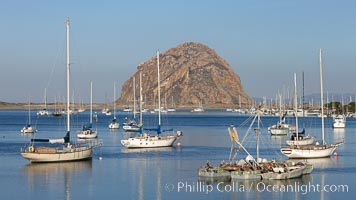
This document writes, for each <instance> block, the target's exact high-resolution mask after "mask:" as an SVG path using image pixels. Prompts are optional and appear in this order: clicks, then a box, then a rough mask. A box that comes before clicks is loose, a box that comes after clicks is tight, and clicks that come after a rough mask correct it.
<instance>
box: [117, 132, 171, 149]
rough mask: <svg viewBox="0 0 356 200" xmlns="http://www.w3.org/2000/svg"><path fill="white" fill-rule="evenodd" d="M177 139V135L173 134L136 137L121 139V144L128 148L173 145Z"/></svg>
mask: <svg viewBox="0 0 356 200" xmlns="http://www.w3.org/2000/svg"><path fill="white" fill-rule="evenodd" d="M176 139H177V136H173V135H168V136H147V137H135V138H129V139H127V140H121V144H122V145H124V146H125V147H127V148H156V147H171V146H173V143H174V142H175V141H176Z"/></svg>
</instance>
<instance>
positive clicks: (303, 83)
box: [302, 71, 305, 117]
mask: <svg viewBox="0 0 356 200" xmlns="http://www.w3.org/2000/svg"><path fill="white" fill-rule="evenodd" d="M302 109H303V117H305V115H304V114H305V113H304V71H303V100H302Z"/></svg>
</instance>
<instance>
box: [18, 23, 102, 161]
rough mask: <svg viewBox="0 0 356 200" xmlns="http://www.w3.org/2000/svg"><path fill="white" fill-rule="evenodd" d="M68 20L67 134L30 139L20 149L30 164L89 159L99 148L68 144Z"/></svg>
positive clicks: (95, 142)
mask: <svg viewBox="0 0 356 200" xmlns="http://www.w3.org/2000/svg"><path fill="white" fill-rule="evenodd" d="M69 25H70V21H69V18H67V19H66V30H67V31H66V32H67V40H66V46H67V48H66V49H67V59H66V65H67V66H66V68H67V127H66V128H67V133H66V135H65V136H64V137H63V138H61V139H31V143H30V145H28V146H26V147H22V148H21V156H22V157H24V158H25V159H28V160H30V161H31V162H66V161H77V160H85V159H91V158H92V155H93V150H94V148H95V147H97V146H101V145H102V143H101V141H93V142H92V143H82V144H74V143H71V142H70V113H69V103H70V102H69V86H70V85H69V83H70V79H69V72H70V70H69V68H70V63H69ZM35 142H49V143H51V144H52V143H60V144H62V145H61V146H60V147H52V146H48V145H47V146H37V145H36V146H35Z"/></svg>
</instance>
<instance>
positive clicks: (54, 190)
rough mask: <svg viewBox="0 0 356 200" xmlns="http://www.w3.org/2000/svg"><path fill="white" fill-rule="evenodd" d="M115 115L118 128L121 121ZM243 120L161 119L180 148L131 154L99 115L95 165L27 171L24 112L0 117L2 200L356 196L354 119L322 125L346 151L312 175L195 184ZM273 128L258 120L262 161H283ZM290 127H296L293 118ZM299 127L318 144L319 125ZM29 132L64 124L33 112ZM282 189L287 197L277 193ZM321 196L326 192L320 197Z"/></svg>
mask: <svg viewBox="0 0 356 200" xmlns="http://www.w3.org/2000/svg"><path fill="white" fill-rule="evenodd" d="M118 115H119V120H120V122H122V121H123V118H124V117H125V116H126V114H124V113H121V112H120V113H119V114H118ZM88 118H89V117H88V112H85V113H81V114H79V115H77V116H74V117H73V120H72V133H75V132H76V130H79V129H80V126H81V124H83V123H86V122H88V120H89V119H88ZM247 118H248V116H241V115H238V114H235V113H225V112H206V113H190V112H177V113H174V114H166V115H163V120H162V121H163V124H168V125H169V126H170V127H173V128H175V129H179V130H182V131H183V133H184V137H183V138H181V139H180V141H179V142H180V143H181V144H182V146H181V147H173V148H162V149H133V150H131V149H125V148H123V147H122V146H121V144H120V139H121V138H122V137H123V131H122V129H120V130H118V131H110V130H109V129H108V128H107V126H108V123H109V122H110V120H111V117H110V116H104V115H100V114H99V121H98V123H97V124H95V126H94V127H96V128H97V129H98V131H99V138H100V139H102V140H103V142H104V145H103V147H102V148H101V149H96V151H95V154H94V158H93V160H90V161H82V162H71V163H55V164H30V163H29V161H27V160H25V159H23V158H22V157H21V155H20V152H19V151H20V147H21V146H23V145H26V144H27V143H28V142H29V140H30V138H31V137H32V136H23V135H21V134H20V129H21V128H22V127H23V126H24V125H25V124H26V120H27V111H0V159H1V164H0V188H1V189H0V190H1V199H38V200H41V199H118V198H120V199H272V198H273V199H336V198H344V197H346V198H351V199H353V197H354V196H355V195H356V189H355V187H356V161H355V156H354V152H356V151H355V150H356V146H355V141H356V120H355V119H348V122H347V128H346V129H345V130H333V129H331V119H326V124H325V125H326V141H328V142H329V143H331V142H334V141H339V140H341V139H343V138H345V144H344V145H342V146H340V147H339V148H338V149H337V152H338V153H339V156H338V157H330V158H325V159H315V160H310V162H311V163H313V164H314V171H313V173H312V174H311V175H308V176H304V177H303V178H299V179H294V180H288V181H269V182H265V181H257V182H256V181H255V182H251V181H244V182H235V183H230V182H225V183H217V182H215V183H211V185H209V184H210V183H209V182H200V181H198V176H197V169H198V167H199V166H201V165H205V162H206V160H209V161H210V162H211V163H212V164H215V165H216V164H218V163H219V162H220V161H221V160H227V159H228V156H229V152H230V145H231V142H230V138H229V137H228V133H227V127H228V126H229V125H230V124H235V125H236V126H239V125H240V124H241V123H242V122H243V121H244V120H245V119H247ZM277 120H278V118H276V117H262V132H261V137H260V144H261V145H260V155H261V157H266V158H269V159H271V158H276V159H286V157H283V156H282V155H281V154H280V153H279V147H280V145H281V144H284V143H285V140H286V137H271V136H270V135H269V134H268V133H267V127H268V126H269V125H271V124H273V123H275V122H276V121H277ZM288 120H290V123H293V121H294V119H293V118H288ZM299 120H300V126H304V127H305V128H306V131H307V133H310V134H313V135H315V136H316V137H317V138H318V139H320V138H321V130H320V123H321V121H320V119H318V118H304V119H299ZM144 121H145V124H153V123H154V122H155V121H156V115H154V114H145V115H144ZM32 124H34V125H36V126H37V129H38V132H37V133H36V134H35V137H37V138H60V137H63V136H64V132H65V119H64V117H63V118H56V117H37V116H36V115H35V111H33V112H32ZM246 130H247V127H244V128H241V129H239V136H240V138H242V137H243V136H244V135H245V131H246ZM73 136H75V135H74V134H72V139H74V140H76V138H75V137H73ZM248 138H250V140H248V141H250V142H247V143H246V146H247V147H248V149H249V151H250V153H251V154H255V147H254V145H255V143H254V142H253V141H254V140H255V137H254V135H253V134H250V135H249V136H248ZM99 157H102V158H103V159H102V160H99ZM340 185H343V186H344V191H341V190H342V188H341V186H340ZM292 186H293V188H292ZM346 186H347V187H348V191H346V188H345V187H346ZM272 187H274V190H273V188H272ZM286 187H289V190H288V191H286V190H283V188H286ZM307 187H308V188H307ZM317 187H319V189H318V188H317ZM306 188H307V189H309V190H306ZM323 188H324V189H325V190H326V191H321V189H323ZM208 189H209V191H208ZM292 190H293V191H292ZM296 190H297V191H296Z"/></svg>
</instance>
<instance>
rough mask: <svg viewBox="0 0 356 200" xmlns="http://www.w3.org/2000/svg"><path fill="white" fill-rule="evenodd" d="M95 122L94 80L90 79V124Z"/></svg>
mask: <svg viewBox="0 0 356 200" xmlns="http://www.w3.org/2000/svg"><path fill="white" fill-rule="evenodd" d="M92 123H93V82H92V81H90V126H91V125H92Z"/></svg>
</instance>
